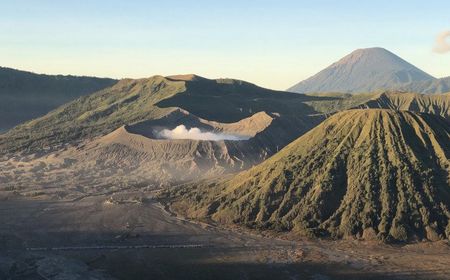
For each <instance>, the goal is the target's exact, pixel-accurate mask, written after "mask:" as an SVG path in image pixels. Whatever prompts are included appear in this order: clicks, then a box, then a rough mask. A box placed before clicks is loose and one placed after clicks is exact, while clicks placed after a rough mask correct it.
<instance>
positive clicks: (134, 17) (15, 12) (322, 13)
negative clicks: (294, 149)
mask: <svg viewBox="0 0 450 280" xmlns="http://www.w3.org/2000/svg"><path fill="white" fill-rule="evenodd" d="M449 11H450V1H447V0H441V1H435V0H427V1H424V0H422V1H417V0H408V1H400V0H399V1H394V0H389V1H385V0H377V1H361V0H359V1H351V0H348V1H345V0H341V1H331V0H315V1H311V0H309V1H301V0H297V1H294V0H292V1H288V0H285V1H283V0H278V1H276V0H253V1H252V0H240V1H237V0H228V1H214V0H210V1H205V0H196V1H191V0H184V1H181V0H164V1H163V0H159V1H152V0H149V1H132V0H127V1H125V0H122V1H116V0H108V1H100V0H77V1H73V0H72V1H70V0H65V1H54V0H39V1H36V0H28V1H25V0H14V1H11V0H0V66H4V67H11V68H17V69H21V70H28V71H33V72H38V73H47V74H73V75H93V76H100V77H112V78H142V77H149V76H152V75H173V74H187V73H195V74H198V75H200V76H204V77H207V78H237V79H241V80H246V81H249V82H253V83H256V84H258V85H261V86H264V87H268V88H272V89H286V88H288V87H290V86H292V85H293V84H295V83H297V82H299V81H301V80H303V79H305V78H308V77H309V76H312V75H313V74H315V73H316V72H318V71H320V70H321V69H323V68H325V67H327V66H329V65H330V64H331V63H333V62H335V61H337V60H339V59H340V58H341V57H343V56H345V55H346V54H348V53H350V52H351V51H353V50H355V49H358V48H366V47H384V48H386V49H388V50H390V51H392V52H394V53H395V54H397V55H399V56H400V57H402V58H403V59H405V60H407V61H409V62H410V63H412V64H414V65H416V66H417V67H419V68H421V69H422V70H424V71H425V72H428V73H429V74H431V75H433V76H435V77H445V76H450V52H436V51H433V48H434V43H435V40H436V38H437V37H438V36H439V34H441V35H442V34H446V33H445V32H447V31H449V30H450V14H449ZM441 37H442V36H441ZM447 39H450V38H447ZM444 40H445V38H444ZM441 41H442V38H441Z"/></svg>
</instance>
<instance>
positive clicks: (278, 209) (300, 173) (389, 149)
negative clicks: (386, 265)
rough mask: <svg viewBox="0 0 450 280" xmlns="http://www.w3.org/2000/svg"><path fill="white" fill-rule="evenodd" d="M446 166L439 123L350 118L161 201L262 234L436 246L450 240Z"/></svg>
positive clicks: (366, 114) (362, 113) (396, 115)
mask: <svg viewBox="0 0 450 280" xmlns="http://www.w3.org/2000/svg"><path fill="white" fill-rule="evenodd" d="M449 156H450V126H449V124H448V122H447V121H446V120H445V119H443V118H441V117H438V116H434V115H429V114H416V113H412V112H403V111H401V112H399V111H393V110H380V109H366V110H361V109H358V110H349V111H344V112H341V113H337V114H335V115H333V116H332V117H330V118H329V119H327V120H326V121H324V122H323V123H322V124H320V125H319V126H317V127H316V128H314V129H313V130H311V131H309V132H308V133H307V134H305V135H303V136H302V137H300V138H298V139H297V140H296V141H294V142H293V143H291V144H289V145H288V146H287V147H286V148H284V149H283V150H281V151H280V152H279V153H277V154H275V155H274V156H273V157H271V158H269V159H268V160H266V161H265V162H263V163H262V164H260V165H258V166H256V167H254V168H251V169H250V170H248V171H244V172H242V173H239V174H238V175H236V176H234V177H232V178H228V179H224V180H221V181H209V182H206V183H201V184H194V185H189V186H183V187H179V188H175V189H173V190H171V191H169V192H168V193H166V194H164V196H166V197H168V198H169V200H170V201H171V206H172V209H174V210H175V211H178V212H180V213H183V214H185V215H187V216H190V217H194V218H211V219H212V220H214V221H217V222H221V223H238V224H242V225H246V226H249V227H252V228H258V229H275V230H281V231H289V232H292V233H298V234H300V235H309V236H329V237H333V238H343V237H346V236H362V237H364V238H366V239H372V238H377V239H381V240H401V241H406V240H414V239H422V238H428V239H430V240H436V239H442V238H448V236H449V235H450V226H449V218H450V212H449V208H450V185H449V184H450V178H449V166H450V163H449Z"/></svg>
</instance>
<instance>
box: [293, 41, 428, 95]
mask: <svg viewBox="0 0 450 280" xmlns="http://www.w3.org/2000/svg"><path fill="white" fill-rule="evenodd" d="M435 80H436V79H435V78H433V77H432V76H430V75H428V74H427V73H425V72H423V71H422V70H420V69H418V68H416V67H415V66H413V65H411V64H410V63H408V62H406V61H405V60H403V59H402V58H400V57H398V56H396V55H395V54H393V53H391V52H389V51H388V50H386V49H383V48H368V49H358V50H356V51H354V52H352V53H350V54H349V55H347V56H345V57H344V58H342V59H341V60H339V61H338V62H335V63H333V64H332V65H330V66H329V67H327V68H325V69H324V70H322V71H320V72H319V73H317V74H316V75H314V76H312V77H310V78H308V79H306V80H304V81H302V82H300V83H298V84H296V85H294V86H293V87H291V88H289V89H288V91H293V92H299V93H311V92H350V93H355V92H371V91H375V90H379V89H397V88H399V87H401V86H402V85H405V84H411V85H412V84H413V83H416V82H429V81H435ZM425 86H427V85H425V84H424V85H423V86H422V87H425ZM429 86H430V85H428V86H427V88H428V87H429ZM414 88H415V89H417V90H419V86H416V87H414ZM419 92H422V90H420V91H419ZM433 93H434V92H433Z"/></svg>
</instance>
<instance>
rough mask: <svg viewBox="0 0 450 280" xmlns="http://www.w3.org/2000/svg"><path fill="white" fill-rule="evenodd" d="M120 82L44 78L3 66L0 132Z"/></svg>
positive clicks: (87, 78) (93, 78) (100, 79)
mask: <svg viewBox="0 0 450 280" xmlns="http://www.w3.org/2000/svg"><path fill="white" fill-rule="evenodd" d="M116 82H117V81H116V80H113V79H105V78H95V77H76V76H62V75H56V76H53V75H40V74H35V73H31V72H24V71H19V70H15V69H10V68H3V67H0V100H1V102H0V132H2V131H5V130H7V129H10V128H12V127H13V126H15V125H18V124H19V123H22V122H24V121H28V120H30V119H33V118H37V117H40V116H42V115H45V114H46V113H48V112H49V111H50V110H53V109H55V108H56V107H58V106H60V105H62V104H64V103H66V102H69V101H72V100H74V99H76V98H78V97H80V96H83V95H87V94H90V93H93V92H96V91H98V90H101V89H103V88H106V87H109V86H111V85H113V84H114V83H116Z"/></svg>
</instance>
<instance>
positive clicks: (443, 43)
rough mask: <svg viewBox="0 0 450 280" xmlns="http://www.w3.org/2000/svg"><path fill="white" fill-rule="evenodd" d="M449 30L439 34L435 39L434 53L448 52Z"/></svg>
mask: <svg viewBox="0 0 450 280" xmlns="http://www.w3.org/2000/svg"><path fill="white" fill-rule="evenodd" d="M449 40H450V30H447V31H444V32H442V33H440V34H439V35H438V36H437V37H436V43H435V45H434V48H433V51H434V52H436V53H446V52H450V42H449Z"/></svg>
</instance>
